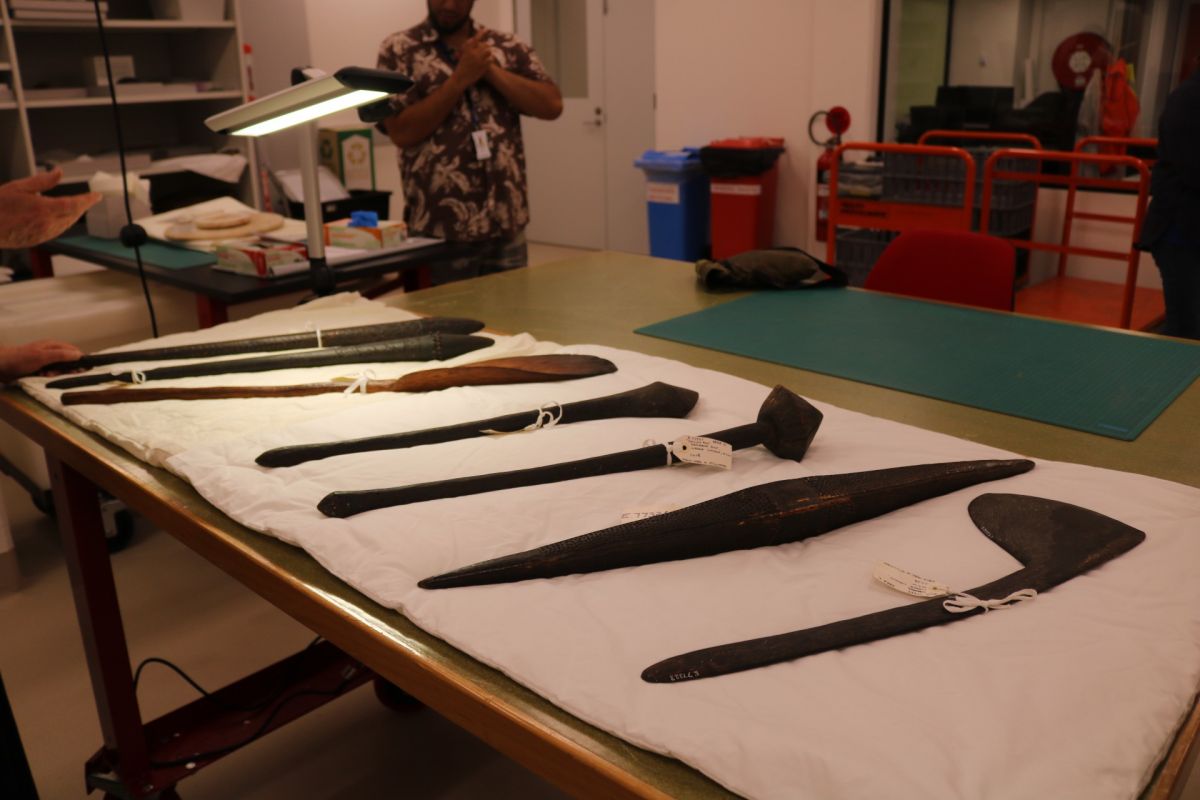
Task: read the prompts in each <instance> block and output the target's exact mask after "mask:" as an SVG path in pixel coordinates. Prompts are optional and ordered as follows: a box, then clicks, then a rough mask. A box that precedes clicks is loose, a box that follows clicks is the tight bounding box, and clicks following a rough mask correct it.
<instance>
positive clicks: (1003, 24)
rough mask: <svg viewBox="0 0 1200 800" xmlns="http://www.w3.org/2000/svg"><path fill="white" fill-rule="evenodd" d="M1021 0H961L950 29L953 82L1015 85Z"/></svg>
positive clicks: (953, 83)
mask: <svg viewBox="0 0 1200 800" xmlns="http://www.w3.org/2000/svg"><path fill="white" fill-rule="evenodd" d="M1020 16H1021V2H1020V0H961V1H960V2H957V3H955V4H954V21H953V25H952V28H951V31H950V84H951V85H952V86H958V85H968V86H1012V85H1013V77H1014V72H1015V70H1014V67H1015V59H1016V53H1017V27H1018V24H1019V21H1020Z"/></svg>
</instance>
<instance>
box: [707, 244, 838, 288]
mask: <svg viewBox="0 0 1200 800" xmlns="http://www.w3.org/2000/svg"><path fill="white" fill-rule="evenodd" d="M696 279H697V280H699V281H700V283H702V284H704V288H705V289H708V290H709V291H713V290H715V289H718V288H722V287H738V288H742V289H808V288H814V287H817V286H845V285H846V283H847V281H846V273H845V272H843V271H842V270H840V269H838V268H837V267H835V266H833V265H832V264H826V263H825V262H824V261H821V260H820V259H819V258H815V257H814V256H811V255H809V254H808V253H806V252H804V251H803V250H801V249H800V248H798V247H775V248H771V249H770V250H748V251H746V252H745V253H738V254H737V255H736V256H731V257H730V258H726V259H723V260H721V261H708V260H705V259H701V260H700V261H697V262H696Z"/></svg>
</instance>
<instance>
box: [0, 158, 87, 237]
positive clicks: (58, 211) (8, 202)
mask: <svg viewBox="0 0 1200 800" xmlns="http://www.w3.org/2000/svg"><path fill="white" fill-rule="evenodd" d="M60 180H62V171H61V170H58V169H55V170H52V171H50V172H39V173H38V174H36V175H33V176H31V177H28V178H20V179H18V180H15V181H9V182H8V183H5V184H2V185H0V248H18V247H33V246H34V245H36V244H41V243H42V242H45V241H48V240H50V239H53V238H54V237H56V236H58V235H59V234H61V233H62V232H63V231H65V230H66V229H67V228H69V227H71V226H72V225H74V224H75V221H76V220H78V219H79V218H80V217H81V216H82V215H83V212H85V211H87V210H88V209H89V208H91V207H92V206H94V205H95V204H96V203H98V202H100V197H101V195H100V194H99V192H87V193H85V194H75V195H70V196H67V197H46V196H44V195H43V194H41V193H42V192H44V191H47V190H49V189H52V188H54V187H55V186H57V185H58V182H59V181H60Z"/></svg>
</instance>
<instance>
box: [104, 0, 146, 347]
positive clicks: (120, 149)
mask: <svg viewBox="0 0 1200 800" xmlns="http://www.w3.org/2000/svg"><path fill="white" fill-rule="evenodd" d="M92 4H93V6H94V7H95V9H96V26H97V28H98V29H99V31H100V49H101V51H102V52H103V53H104V73H105V75H107V76H108V95H109V97H111V98H112V110H113V123H114V124H115V126H116V130H117V157H118V158H119V159H120V162H121V189H122V191H123V193H124V197H125V221H126V225H125V226H124V227H123V228H121V244H123V245H125V246H126V247H130V248H133V257H134V260H136V261H137V269H138V277H139V278H141V281H142V295H143V296H144V297H145V298H146V309H147V310H148V311H149V312H150V332H151V333H152V334H153V335H154V338H156V339H157V338H158V318H157V317H156V316H155V314H154V301H153V300H151V299H150V286H149V285H148V284H147V283H146V267H145V265H143V264H142V249H141V248H142V245H144V244H145V243H146V242H147V240H148V239H149V237H148V236H147V235H146V229H145V228H143V227H142V226H141V225H137V224H135V223H134V221H133V211H132V210H131V208H130V205H129V177H128V175H127V174H126V173H125V140H124V137H123V136H122V135H121V107H120V105H118V103H117V84H116V82H115V81H114V80H113V74H112V59H111V58H110V57H109V53H108V37H107V36H105V34H104V12H103V11H101V9H100V0H92Z"/></svg>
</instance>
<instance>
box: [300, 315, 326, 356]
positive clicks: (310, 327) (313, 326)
mask: <svg viewBox="0 0 1200 800" xmlns="http://www.w3.org/2000/svg"><path fill="white" fill-rule="evenodd" d="M304 330H306V331H313V332H315V333H316V334H317V349H318V350H320V349H322V348H323V347H325V343H324V342H323V341H321V326H320V325H318V324H317V323H315V322H313V321H312V320H311V319H310V320H309V321H308V322H306V323H304Z"/></svg>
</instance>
